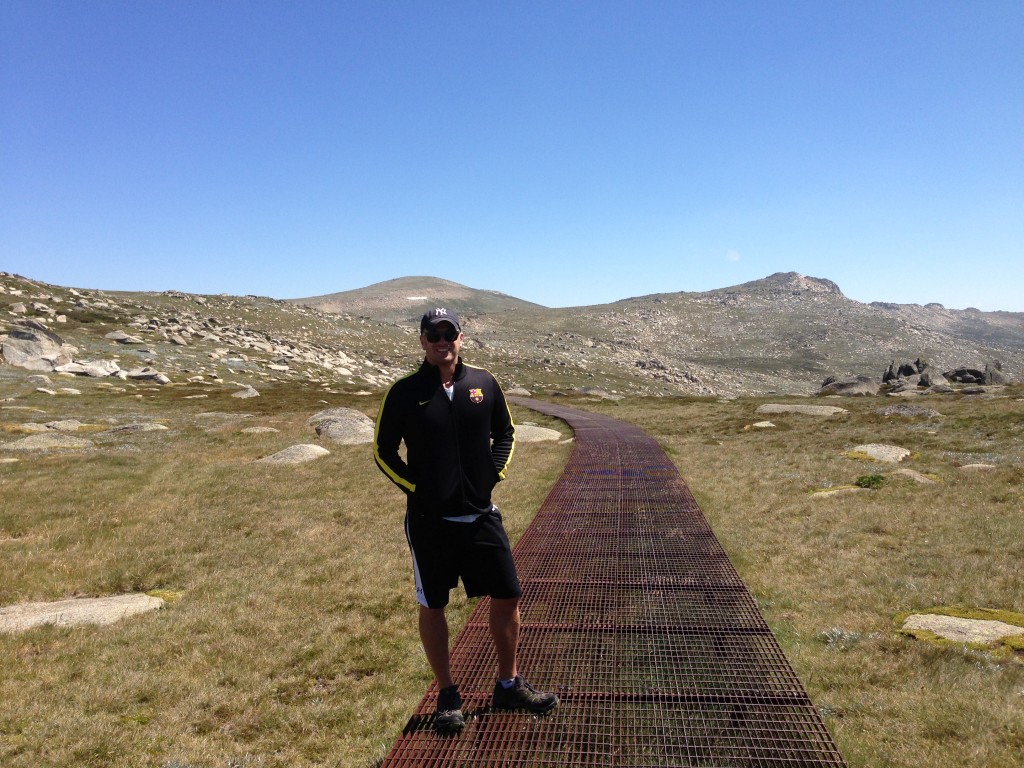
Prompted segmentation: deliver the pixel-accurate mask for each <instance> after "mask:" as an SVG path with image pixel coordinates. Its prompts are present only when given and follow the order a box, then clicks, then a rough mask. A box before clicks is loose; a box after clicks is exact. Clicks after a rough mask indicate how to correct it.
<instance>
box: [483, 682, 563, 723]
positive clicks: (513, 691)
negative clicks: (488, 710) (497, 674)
mask: <svg viewBox="0 0 1024 768" xmlns="http://www.w3.org/2000/svg"><path fill="white" fill-rule="evenodd" d="M492 698H493V700H494V707H495V709H526V710H529V711H530V712H534V713H536V714H538V715H539V714H543V713H544V712H550V711H551V710H552V709H554V708H555V707H557V706H558V697H557V696H556V695H555V694H553V693H542V692H541V691H538V690H537V689H536V688H534V687H533V686H532V685H530V684H529V683H528V682H526V681H525V680H523V678H522V677H520V676H519V675H516V682H515V684H514V685H513V686H512V687H511V688H505V687H504V686H502V684H501V681H498V682H497V683H496V684H495V686H494V696H493V697H492Z"/></svg>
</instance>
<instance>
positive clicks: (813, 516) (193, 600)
mask: <svg viewBox="0 0 1024 768" xmlns="http://www.w3.org/2000/svg"><path fill="white" fill-rule="evenodd" d="M75 385H76V386H81V387H82V389H83V395H82V396H80V397H49V396H45V395H41V394H36V393H33V392H32V391H31V388H30V387H25V386H22V385H19V384H18V383H17V381H16V380H13V379H3V380H0V388H2V389H0V397H3V396H6V395H11V396H14V397H16V398H17V400H16V402H15V403H14V404H16V405H19V406H31V407H35V408H38V409H40V410H43V411H45V413H44V414H39V413H34V412H27V411H15V410H4V411H2V412H0V421H3V422H4V423H5V424H8V423H11V424H13V423H18V422H20V421H51V420H56V419H60V418H78V419H79V420H80V421H82V422H86V423H89V424H106V423H111V421H115V422H117V423H126V422H129V421H143V420H156V419H161V420H163V422H164V423H165V424H166V425H167V426H168V427H169V428H170V429H169V430H168V431H163V432H145V433H131V434H126V435H120V436H116V437H115V436H110V435H105V434H103V433H97V432H90V433H89V434H88V435H86V436H87V437H88V438H89V439H91V440H93V441H95V442H96V444H97V448H96V449H94V450H91V451H87V452H76V453H73V454H66V455H65V454H62V455H52V456H24V455H22V456H20V459H21V460H20V461H19V462H18V463H15V464H0V495H2V498H3V500H4V504H3V507H2V511H0V605H8V604H11V603H16V602H24V601H36V600H51V599H59V598H64V597H68V596H72V595H87V596H93V595H107V594H113V593H119V592H126V591H137V590H140V591H153V590H166V591H167V592H168V593H170V594H173V595H175V596H176V597H177V599H176V600H175V601H174V602H172V603H171V604H169V606H168V607H167V608H166V609H164V610H162V611H159V612H156V613H152V614H147V615H145V616H143V617H138V618H135V619H132V620H130V621H125V622H121V623H119V624H115V625H112V626H108V627H103V628H98V627H78V628H72V629H58V628H53V627H44V628H39V629H35V630H32V631H29V632H24V633H21V634H17V635H0V702H3V704H2V706H0V764H3V765H4V766H14V767H16V768H20V767H22V766H110V767H111V768H114V767H120V766H140V765H146V766H159V768H199V767H200V766H203V767H205V766H261V767H262V766H304V765H310V766H313V765H325V766H326V765H330V766H354V767H356V768H371V766H374V765H375V764H376V763H377V762H378V761H379V760H380V759H381V758H382V757H383V756H384V754H386V752H387V751H388V749H389V748H390V746H391V745H392V744H393V743H394V740H395V738H396V737H397V736H398V734H399V733H400V731H401V728H402V726H403V725H404V723H405V721H406V720H407V718H408V716H409V715H410V714H411V712H412V710H413V708H414V707H415V705H416V704H417V703H418V701H419V700H420V698H421V696H422V694H423V692H424V691H425V689H426V687H427V685H428V684H429V682H430V673H429V670H428V667H427V664H426V661H425V659H424V658H423V654H422V651H421V649H420V647H419V641H418V637H417V635H416V629H415V605H414V603H413V600H412V597H411V593H412V584H411V573H410V567H409V556H408V552H407V549H406V545H405V542H404V540H403V536H402V530H401V526H402V513H403V499H402V497H401V495H400V494H399V493H398V492H397V491H396V490H395V489H394V488H393V487H392V486H391V485H390V483H388V482H387V481H386V479H385V478H384V477H383V476H382V475H381V474H380V473H379V472H378V471H377V470H376V468H375V467H374V465H373V462H372V458H371V456H370V452H369V450H368V447H366V446H337V445H330V446H328V447H329V448H330V450H331V455H330V456H328V457H325V458H323V459H320V460H317V461H315V462H312V463H309V464H305V465H301V466H298V467H274V466H269V465H260V464H254V463H253V460H254V459H256V458H259V457H262V456H266V455H268V454H270V453H273V452H275V451H276V450H279V449H280V448H283V447H286V446H287V445H291V444H294V443H297V442H316V437H315V434H314V433H313V431H312V429H311V428H310V427H308V426H307V425H306V423H305V421H306V419H307V418H308V417H309V416H310V415H312V413H314V412H315V411H317V410H319V409H321V408H324V407H327V406H328V405H330V406H337V405H345V406H349V407H355V408H357V409H359V410H361V411H363V412H364V413H366V414H367V415H370V416H373V415H375V413H376V407H377V402H378V400H377V397H376V396H369V397H358V396H354V395H340V394H332V395H328V394H325V393H324V392H322V391H320V390H318V389H316V388H314V387H312V386H303V385H301V384H295V385H291V386H284V385H280V386H277V387H270V388H267V389H265V390H264V391H263V394H262V396H261V397H260V398H254V399H252V400H237V399H234V398H230V397H229V394H230V392H232V391H234V388H233V387H217V386H204V385H194V386H174V387H164V388H157V387H144V386H132V385H126V386H125V387H124V388H125V390H126V391H125V392H120V393H116V392H112V391H110V390H109V389H108V388H102V387H100V386H98V385H92V384H90V383H89V382H82V381H80V380H76V383H75ZM195 394H205V395H207V397H206V398H204V399H201V400H188V399H185V398H186V397H187V396H191V395H195ZM1010 395H1011V396H1010V397H1007V398H1003V399H971V398H965V397H949V398H944V399H940V400H929V401H928V403H929V405H931V406H932V407H935V408H936V409H937V410H939V411H940V412H941V413H942V414H943V415H942V417H941V418H937V419H931V420H925V419H907V418H902V417H894V418H884V417H882V416H880V415H878V414H877V413H876V412H875V411H876V410H877V409H878V408H880V407H881V406H882V405H883V404H884V401H882V400H880V399H876V398H856V399H851V400H850V401H843V402H842V403H841V404H842V405H843V406H844V407H846V408H848V410H849V413H847V414H844V415H841V416H839V417H833V418H830V419H820V418H813V417H806V416H799V415H777V416H773V420H774V421H775V423H776V424H777V425H778V426H777V428H776V429H775V430H749V429H744V427H745V426H748V425H749V424H751V423H752V422H755V421H758V420H760V417H758V416H757V415H755V412H754V411H755V409H756V406H757V405H758V404H760V403H761V402H764V401H763V400H756V399H741V400H734V401H728V402H719V401H717V400H710V399H667V398H666V399H649V400H635V399H627V400H623V401H619V402H617V403H610V402H601V401H597V400H592V399H586V398H581V399H578V400H576V404H577V405H579V407H582V408H590V409H595V410H600V411H602V412H606V413H609V414H611V415H613V416H615V417H617V418H621V419H623V420H625V421H630V422H633V423H636V424H638V425H639V426H641V427H643V428H644V429H645V430H646V431H648V432H649V433H650V434H651V435H652V436H654V437H655V438H657V439H658V440H659V441H660V442H661V444H662V445H663V446H664V447H665V449H666V451H667V452H668V454H669V456H670V457H671V458H672V460H673V461H674V462H675V463H676V464H677V465H678V466H679V468H680V470H681V472H682V474H683V476H684V477H685V478H686V480H687V482H688V484H689V485H690V487H691V489H692V490H693V491H694V493H695V495H696V496H697V498H698V500H699V502H700V504H701V506H702V508H703V509H704V511H705V514H706V515H707V516H708V518H709V520H710V522H711V524H712V527H713V528H714V529H715V531H716V534H717V535H718V537H719V539H720V540H721V542H722V543H723V545H724V546H725V548H726V550H727V551H728V552H729V554H730V557H731V558H732V560H733V562H734V563H735V565H736V567H737V568H738V570H739V571H740V573H741V575H742V576H743V578H744V580H745V581H746V583H747V584H748V586H749V587H750V589H751V591H752V592H753V593H754V595H755V597H756V598H757V599H758V602H759V604H760V606H761V608H762V611H763V612H764V614H765V617H766V618H767V620H768V621H769V623H770V625H771V626H772V629H773V631H774V632H775V633H776V636H777V637H778V638H779V640H780V642H781V643H782V645H783V648H784V650H785V652H786V654H787V656H788V658H789V659H790V661H791V662H792V664H793V666H794V668H795V669H796V672H797V674H798V675H799V676H800V677H801V679H802V680H803V682H804V683H805V685H806V686H807V688H808V690H809V692H810V694H811V698H812V699H813V700H814V701H815V703H816V704H817V705H818V706H819V707H820V708H821V710H822V711H823V713H824V714H825V718H826V722H827V724H828V725H829V727H830V729H831V730H832V732H833V734H834V736H835V738H836V741H837V743H838V745H839V748H840V750H841V751H842V753H843V755H844V756H845V757H846V759H847V760H848V762H849V763H850V765H851V766H853V767H855V768H862V767H866V766H894V767H895V766H899V767H903V766H906V767H907V768H910V766H913V767H914V768H922V766H923V767H924V768H938V767H939V766H950V765H979V766H980V765H986V766H988V765H991V766H1014V765H1022V759H1021V757H1020V755H1022V754H1024V726H1022V723H1024V664H1021V663H1019V661H1016V660H1014V659H1012V658H1007V657H1006V656H1005V655H1000V654H998V653H996V652H995V651H994V650H993V651H989V650H985V649H982V650H978V649H966V648H962V647H959V646H953V647H937V646H933V645H931V644H929V643H925V642H920V641H915V640H913V639H911V638H908V637H905V636H903V635H901V634H900V633H899V632H898V625H897V624H896V622H895V619H896V617H897V616H898V615H900V614H903V613H910V612H915V611H919V610H923V609H927V608H929V607H931V606H944V607H945V609H946V610H949V611H954V610H958V611H968V610H971V609H983V608H984V609H991V610H994V611H1003V612H1009V613H1008V614H1004V615H1012V614H1014V613H1016V614H1019V613H1021V612H1022V611H1024V574H1022V572H1021V569H1020V567H1019V564H1020V563H1021V562H1022V561H1024V525H1022V522H1024V521H1022V510H1024V446H1022V439H1024V408H1022V403H1021V401H1020V400H1019V398H1020V397H1021V396H1022V393H1021V392H1020V391H1012V390H1011V392H1010ZM7 405H10V403H8V404H7ZM204 412H217V413H221V414H225V415H222V416H220V417H209V416H203V415H202V413H204ZM515 416H516V419H517V421H532V422H536V423H540V424H543V425H545V426H555V427H556V428H558V427H559V425H558V424H557V423H555V424H553V423H552V422H551V421H550V420H548V419H546V418H545V417H542V416H539V415H537V414H535V413H533V412H528V411H522V410H518V409H516V411H515ZM256 425H260V426H272V427H275V428H277V429H278V430H280V431H279V432H277V433H268V434H241V433H240V432H239V429H240V428H242V427H245V426H256ZM560 428H561V429H562V431H563V432H565V433H567V430H566V429H565V427H564V425H562V426H561V427H560ZM17 437H19V434H17V433H14V432H12V433H4V434H0V440H13V439H16V438H17ZM871 442H882V443H886V442H888V443H894V444H897V445H902V446H904V447H907V448H910V449H911V450H912V451H913V456H912V458H911V459H909V460H907V461H906V462H904V465H906V466H910V467H912V468H914V469H917V470H918V471H920V472H922V473H924V474H926V475H928V476H930V477H933V478H936V479H938V480H939V481H940V482H939V483H938V484H937V485H920V484H917V483H915V482H913V481H912V480H910V479H908V478H904V477H901V476H899V475H891V474H890V471H891V469H892V467H891V466H885V465H881V464H877V463H876V464H871V465H869V466H865V463H864V462H863V461H852V460H850V459H848V458H846V457H845V455H844V454H845V453H846V452H847V451H849V449H850V448H851V447H853V446H855V445H859V444H862V443H871ZM568 452H569V448H568V447H567V446H564V445H554V444H551V443H541V444H534V445H519V446H517V449H516V454H515V456H514V458H513V464H512V468H511V471H510V473H509V479H508V480H507V481H506V482H505V483H502V484H501V485H500V486H499V488H498V495H497V499H496V500H497V502H498V504H499V505H500V506H501V507H502V510H503V513H504V515H505V520H506V524H507V526H508V528H509V532H510V536H511V537H512V539H513V541H514V540H516V539H518V537H519V535H520V534H521V533H522V531H523V530H524V529H525V527H526V526H527V525H528V524H529V522H530V519H531V517H532V515H533V513H534V512H535V511H536V509H537V508H538V507H539V505H540V504H541V502H542V501H543V498H544V496H545V495H546V493H547V491H548V489H549V488H550V487H551V485H552V484H553V483H554V482H555V480H556V479H557V476H558V474H559V472H560V470H561V467H562V466H563V464H564V462H565V460H566V458H567V456H568ZM0 455H3V456H6V455H13V454H8V453H7V452H0ZM982 462H984V463H993V464H995V465H996V469H995V470H993V471H989V472H969V471H964V470H961V469H960V468H959V467H960V466H962V465H966V464H971V463H982ZM866 473H870V474H871V475H878V476H881V477H884V478H885V482H884V484H882V485H881V487H877V488H875V489H874V490H872V491H871V492H869V493H861V494H854V495H851V496H837V497H833V498H830V499H827V500H826V499H814V498H812V497H811V496H810V495H809V494H808V493H807V491H808V490H810V489H820V488H828V487H839V486H845V485H853V484H855V483H856V482H857V481H858V479H859V478H862V477H865V476H867V474H866ZM874 484H875V482H874V481H872V485H874ZM471 608H472V605H471V604H470V602H469V601H467V600H465V598H461V597H460V598H457V599H455V600H454V601H453V604H452V607H451V618H452V623H453V629H454V630H455V631H457V630H458V628H459V626H461V624H462V623H463V622H464V621H465V619H466V617H467V616H468V614H469V611H470V609H471ZM984 615H990V614H984ZM1019 657H1020V654H1019V651H1018V658H1019Z"/></svg>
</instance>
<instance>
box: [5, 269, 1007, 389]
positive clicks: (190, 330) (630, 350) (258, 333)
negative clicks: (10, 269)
mask: <svg viewBox="0 0 1024 768" xmlns="http://www.w3.org/2000/svg"><path fill="white" fill-rule="evenodd" d="M0 277H2V278H4V280H2V281H0V310H4V309H6V310H7V311H6V312H0V340H2V337H3V336H4V334H5V333H9V332H11V331H12V329H14V328H16V327H19V326H21V325H24V324H25V323H28V322H30V321H31V322H35V323H42V324H43V325H45V327H47V328H49V329H50V330H52V331H56V332H58V333H59V334H60V335H61V336H66V337H67V343H69V344H71V345H74V346H76V347H78V348H79V349H80V350H81V356H82V357H83V358H84V357H85V356H86V355H88V357H89V359H98V358H99V357H101V356H103V355H109V354H111V352H113V353H114V354H115V355H116V354H118V353H119V354H121V355H122V357H123V356H124V355H125V354H127V351H126V349H125V348H124V347H123V346H121V345H120V344H119V343H117V342H112V341H110V340H109V337H105V336H104V335H103V334H106V333H108V332H116V331H127V332H128V333H129V334H137V335H140V336H141V337H142V338H143V341H145V342H147V343H149V347H139V348H138V350H139V351H138V352H134V353H132V354H134V355H135V356H136V357H138V358H140V359H141V360H143V361H147V360H148V361H151V362H150V363H149V364H150V365H152V366H153V367H163V368H164V369H165V372H166V374H167V376H168V378H170V379H171V380H172V381H177V378H176V377H178V378H180V377H187V378H189V379H192V378H195V377H196V376H198V375H201V376H209V377H215V378H219V377H224V376H228V375H230V376H236V377H242V374H247V375H248V374H252V378H251V379H250V381H252V382H254V383H260V381H261V377H266V380H267V381H270V382H278V381H282V382H286V381H290V380H294V379H295V378H296V377H298V376H299V375H301V376H302V377H304V379H305V380H307V381H315V382H317V383H318V384H319V385H320V386H323V387H327V388H331V387H341V388H342V389H346V390H359V389H364V388H370V389H379V388H381V387H383V386H385V385H386V384H387V383H389V382H390V381H393V380H394V378H396V377H398V376H400V375H402V374H403V373H405V372H407V371H408V370H410V369H411V368H413V367H415V366H416V365H417V364H418V362H419V359H420V355H421V350H420V348H419V344H418V342H417V340H416V338H415V337H416V334H417V332H418V318H419V316H420V314H422V312H423V311H424V310H425V309H426V308H429V307H430V306H435V305H438V304H441V305H448V306H450V307H451V308H453V309H455V310H456V311H458V312H459V313H460V314H461V315H462V318H463V327H464V330H465V332H466V343H465V346H464V354H465V355H466V357H467V359H468V360H469V361H471V362H473V363H474V364H478V365H482V366H485V367H487V368H489V369H491V370H493V371H494V372H495V373H496V374H499V375H500V377H501V380H502V382H503V383H507V384H508V385H509V386H521V387H525V388H527V389H530V390H548V391H551V390H580V389H602V390H605V391H610V392H621V393H629V394H639V395H659V396H664V395H707V396H723V395H759V394H767V393H779V394H800V395H808V394H813V393H815V392H816V391H817V390H818V388H819V387H820V385H821V383H822V382H823V381H824V380H825V379H826V378H828V377H830V376H836V377H843V376H848V375H867V376H870V377H872V378H875V379H878V380H880V379H881V376H882V374H883V372H884V371H885V370H886V368H887V367H888V366H889V363H890V362H891V361H893V360H896V361H898V362H902V361H907V360H917V359H925V360H928V361H930V363H931V364H932V368H933V370H937V371H943V370H948V369H952V368H956V367H965V366H966V367H974V368H983V367H984V365H985V364H986V363H987V362H990V361H994V360H998V361H1000V362H1001V363H1002V369H1003V371H1004V372H1005V373H1006V374H1008V375H1009V377H1010V378H1011V379H1017V380H1019V379H1020V378H1021V376H1022V375H1024V374H1022V371H1024V314H1022V313H1010V312H981V311H979V310H975V309H969V310H952V309H946V308H945V307H943V306H942V305H941V304H937V303H931V304H928V305H919V304H889V303H886V304H879V303H875V304H863V303H860V302H857V301H854V300H852V299H849V298H847V297H846V296H844V295H843V293H842V291H841V290H840V288H839V286H838V285H837V284H836V283H834V282H832V281H830V280H827V279H824V278H816V277H805V276H803V275H800V274H798V273H795V272H779V273H775V274H773V275H769V276H767V277H765V278H762V279H760V280H754V281H750V282H748V283H743V284H740V285H737V286H730V287H726V288H720V289H715V290H711V291H704V292H685V291H683V292H674V293H663V294H652V295H648V296H639V297H631V298H627V299H621V300H619V301H616V302H613V303H610V304H599V305H592V306H585V307H570V308H547V307H543V306H540V305H537V304H532V303H530V302H526V301H522V300H520V299H516V298H515V297H511V296H507V295H505V294H502V293H500V292H497V291H484V290H479V289H474V288H470V287H468V286H464V285H461V284H459V283H455V282H453V281H450V280H442V279H440V278H430V277H410V278H396V279H395V280H390V281H385V282H384V283H378V284H375V285H373V286H367V287H366V288H364V289H356V290H354V291H345V292H341V293H336V294H325V295H324V296H323V297H311V299H316V298H319V299H322V301H321V302H320V307H319V308H318V307H316V306H310V304H308V303H306V302H308V301H311V299H310V300H303V299H291V300H281V299H270V298H266V297H255V296H244V297H239V296H230V295H210V296H200V295H196V294H187V293H182V292H178V291H164V292H161V293H154V292H124V291H116V292H115V291H110V292H104V291H94V290H86V289H74V288H62V287H60V286H49V285H47V284H45V283H41V282H39V281H34V280H27V279H25V278H20V277H18V276H10V275H7V274H6V273H0ZM339 297H340V298H339ZM325 306H329V307H331V308H332V309H334V310H335V311H325V310H324V309H323V308H322V307H325ZM15 308H17V311H16V310H15ZM61 314H66V317H67V318H68V319H67V320H66V321H64V324H61V322H60V321H59V319H58V318H59V317H60V315H61ZM12 317H13V319H11V318H12ZM5 318H6V319H5ZM175 334H177V335H179V336H181V337H182V338H181V339H180V340H182V341H185V342H187V345H188V346H183V345H178V346H176V347H175V346H171V345H170V343H169V339H171V338H172V337H173V336H174V335H175ZM188 347H192V349H189V348H188ZM118 350H119V352H118ZM122 367H123V366H122ZM300 372H301V374H300ZM0 373H2V370H0ZM239 380H241V378H239Z"/></svg>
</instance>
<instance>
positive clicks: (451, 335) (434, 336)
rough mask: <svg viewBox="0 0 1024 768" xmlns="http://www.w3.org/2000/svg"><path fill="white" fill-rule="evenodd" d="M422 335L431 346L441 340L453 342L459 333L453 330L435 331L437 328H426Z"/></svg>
mask: <svg viewBox="0 0 1024 768" xmlns="http://www.w3.org/2000/svg"><path fill="white" fill-rule="evenodd" d="M423 335H424V336H426V337H427V341H429V342H430V343H431V344H436V343H437V342H439V341H440V340H441V339H444V340H445V341H455V340H456V339H457V338H458V337H459V332H458V331H456V330H455V329H454V328H446V329H445V330H443V331H439V330H437V328H427V330H425V331H424V332H423Z"/></svg>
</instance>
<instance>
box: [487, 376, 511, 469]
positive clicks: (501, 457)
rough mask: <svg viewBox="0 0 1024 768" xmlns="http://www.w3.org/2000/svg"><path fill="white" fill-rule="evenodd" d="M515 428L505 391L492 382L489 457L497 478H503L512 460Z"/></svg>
mask: <svg viewBox="0 0 1024 768" xmlns="http://www.w3.org/2000/svg"><path fill="white" fill-rule="evenodd" d="M515 435H516V428H515V425H514V424H513V423H512V412H511V411H509V409H508V403H507V402H506V401H505V393H504V392H502V391H501V386H500V385H499V384H498V382H497V381H495V382H494V408H493V409H492V410H491V457H492V458H493V459H494V468H495V469H496V470H498V479H500V480H504V479H505V470H506V469H508V465H509V462H510V461H512V453H513V451H515V447H516V436H515Z"/></svg>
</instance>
